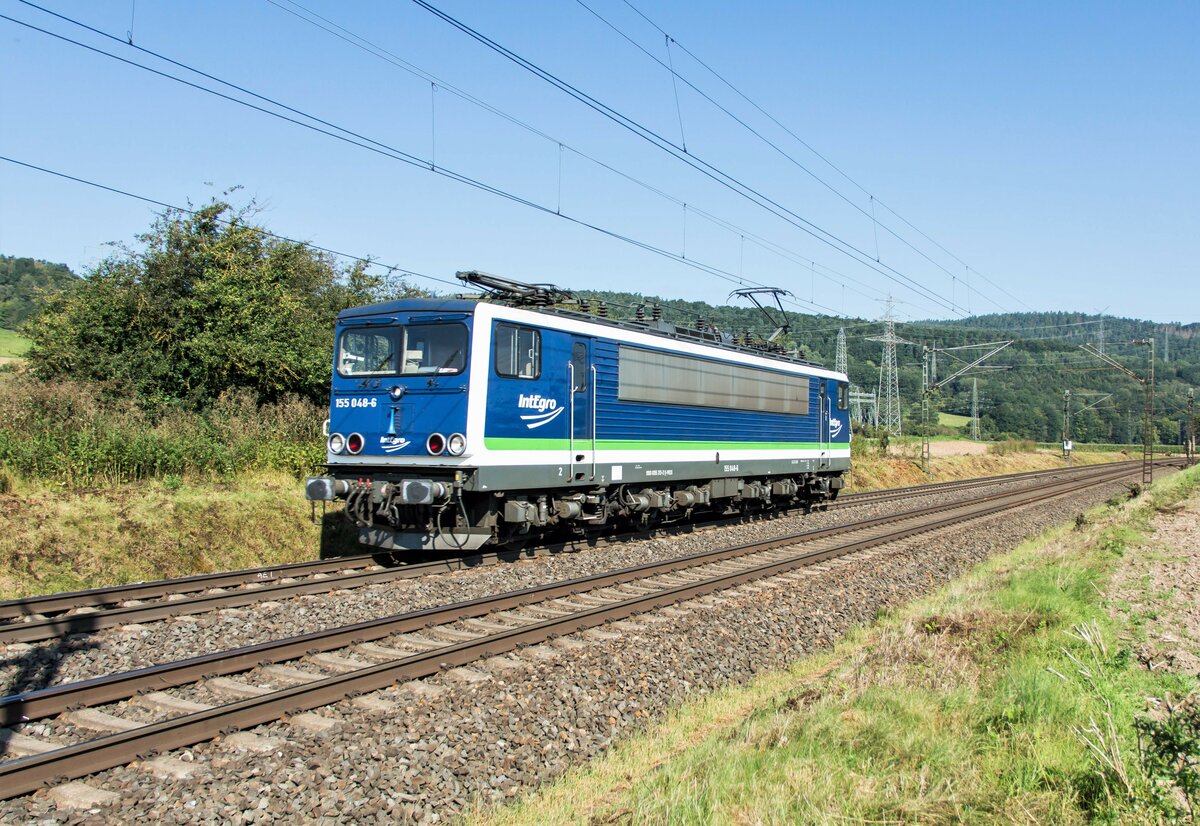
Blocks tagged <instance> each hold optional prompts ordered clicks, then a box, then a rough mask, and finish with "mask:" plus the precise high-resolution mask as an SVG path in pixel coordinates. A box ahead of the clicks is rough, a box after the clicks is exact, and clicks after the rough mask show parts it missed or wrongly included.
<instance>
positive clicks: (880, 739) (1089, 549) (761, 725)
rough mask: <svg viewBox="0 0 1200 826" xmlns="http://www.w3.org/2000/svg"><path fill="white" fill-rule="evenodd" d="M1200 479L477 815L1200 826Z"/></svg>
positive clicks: (990, 567)
mask: <svg viewBox="0 0 1200 826" xmlns="http://www.w3.org/2000/svg"><path fill="white" fill-rule="evenodd" d="M1198 488H1200V470H1197V469H1192V470H1191V471H1188V472H1186V473H1182V474H1178V475H1176V476H1173V477H1170V478H1169V479H1167V480H1165V482H1160V483H1159V484H1158V485H1156V487H1155V488H1154V489H1153V490H1152V492H1151V494H1150V495H1149V496H1142V497H1139V498H1137V499H1134V500H1126V501H1119V500H1112V501H1110V503H1109V504H1108V505H1107V506H1103V507H1101V508H1097V509H1094V510H1093V511H1091V512H1089V513H1088V514H1087V515H1086V517H1084V518H1082V519H1081V520H1080V521H1079V522H1078V523H1077V524H1076V525H1074V526H1070V527H1067V526H1064V527H1062V528H1058V529H1053V530H1051V531H1048V532H1047V533H1046V534H1044V535H1043V536H1042V537H1040V538H1037V539H1035V540H1032V541H1031V542H1028V543H1026V544H1025V545H1023V546H1021V547H1020V548H1018V549H1016V550H1015V551H1013V552H1011V553H1009V554H1006V555H1004V556H1001V557H997V558H994V559H992V560H990V561H989V562H986V563H984V564H983V565H981V566H979V568H977V569H976V570H975V571H973V572H971V573H970V574H968V575H967V576H965V577H963V578H961V579H959V580H957V581H956V582H954V583H951V584H950V585H949V586H947V587H946V588H944V589H942V590H941V591H940V592H939V593H937V594H935V595H934V596H932V597H930V598H927V599H925V600H921V601H919V602H917V603H914V604H911V605H909V606H906V607H904V608H902V609H900V610H898V611H897V612H895V613H894V615H889V616H885V617H883V618H881V619H880V621H878V622H877V623H875V624H874V625H872V626H870V627H865V628H862V629H860V630H859V631H857V632H855V633H853V634H851V635H850V637H848V638H847V639H846V640H844V641H843V642H842V643H840V644H839V645H837V646H836V647H835V649H834V650H833V651H831V652H829V653H826V654H819V655H816V656H814V657H812V658H809V659H807V660H802V661H800V662H799V663H797V664H796V665H795V666H794V667H793V668H792V669H791V670H789V671H785V672H777V673H772V674H767V675H763V676H761V677H759V678H757V679H755V680H754V681H753V682H752V683H751V684H749V685H748V686H745V687H734V688H730V689H726V690H723V691H718V692H716V693H714V694H713V695H711V696H710V697H706V698H703V699H701V700H698V701H696V702H693V703H690V704H688V705H685V706H683V707H682V708H680V709H679V710H677V712H676V713H675V714H674V715H672V716H671V717H670V718H668V719H667V720H665V721H663V722H662V723H660V724H657V725H654V726H652V727H651V728H650V729H649V730H648V731H647V732H646V733H645V734H644V735H642V736H641V737H638V738H635V739H633V740H631V741H628V742H626V743H625V744H624V745H621V746H619V747H617V748H616V749H615V750H614V751H613V752H611V753H610V754H609V755H608V756H607V757H605V758H603V759H601V760H600V761H598V762H596V763H593V764H591V765H589V766H586V767H582V768H580V769H578V770H576V771H575V772H574V773H571V774H568V775H567V776H565V777H564V778H563V779H562V780H560V781H559V782H557V783H556V784H554V785H552V786H550V787H548V788H547V789H546V790H544V791H543V792H542V793H540V794H537V795H534V796H532V797H530V798H528V799H526V800H525V801H523V802H522V803H520V804H518V806H517V807H516V808H514V809H506V810H500V811H496V812H492V813H489V814H483V815H482V816H481V817H480V818H478V819H479V820H480V821H481V822H487V823H489V824H524V823H538V824H544V823H583V822H586V823H680V824H685V823H695V824H702V823H851V822H852V823H947V824H948V823H961V822H988V823H997V822H999V823H1064V824H1075V823H1078V824H1083V823H1093V822H1102V823H1147V824H1149V823H1162V822H1172V823H1173V822H1195V820H1194V818H1193V817H1192V816H1191V812H1192V811H1193V809H1192V807H1193V806H1195V805H1197V804H1198V803H1200V783H1198V782H1197V780H1198V779H1200V778H1197V777H1196V769H1195V750H1194V744H1195V740H1194V739H1191V740H1189V739H1188V737H1189V735H1188V734H1187V732H1193V734H1192V735H1190V736H1191V737H1194V732H1195V731H1196V729H1197V727H1200V695H1197V694H1196V693H1195V690H1196V680H1195V679H1194V677H1193V676H1192V675H1193V674H1194V673H1195V672H1196V670H1197V666H1198V665H1200V661H1197V659H1196V656H1195V654H1196V648H1195V644H1196V641H1197V636H1200V631H1198V627H1200V620H1197V618H1196V617H1195V616H1194V609H1193V608H1192V605H1191V604H1192V600H1191V597H1190V591H1189V587H1190V583H1191V582H1194V581H1195V580H1196V579H1197V578H1198V577H1200V562H1197V560H1196V558H1195V555H1194V554H1190V553H1188V552H1187V551H1188V549H1189V548H1191V547H1194V545H1195V543H1196V541H1197V538H1198V537H1200V497H1198V496H1197V495H1196V491H1197V489H1198ZM1180 577H1182V580H1181V579H1180ZM1177 655H1178V657H1179V659H1178V661H1176V656H1177ZM1185 698H1186V699H1185ZM1189 743H1190V745H1189Z"/></svg>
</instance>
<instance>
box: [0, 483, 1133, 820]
mask: <svg viewBox="0 0 1200 826" xmlns="http://www.w3.org/2000/svg"><path fill="white" fill-rule="evenodd" d="M1123 489H1124V488H1123V486H1122V485H1120V484H1108V485H1103V486H1100V487H1098V488H1094V489H1091V490H1088V491H1085V492H1081V493H1078V494H1074V495H1072V496H1070V497H1067V498H1064V499H1061V500H1054V501H1051V502H1048V503H1044V504H1042V505H1039V506H1036V507H1032V508H1025V509H1023V510H1022V511H1021V512H1020V514H1021V515H1020V517H1019V518H1013V515H1012V514H999V515H996V516H993V517H989V518H987V519H985V520H980V521H976V522H974V523H972V524H971V525H969V526H966V527H957V528H952V529H945V530H942V531H938V532H935V533H931V534H927V535H923V536H920V537H915V538H913V539H910V540H906V541H904V542H901V543H895V544H893V545H890V546H887V547H886V548H881V549H876V550H874V551H871V552H869V553H867V554H862V555H857V556H855V557H852V558H849V559H843V560H837V561H834V562H832V563H826V564H823V565H820V566H817V567H814V568H810V569H807V570H806V571H805V572H804V573H803V574H801V575H790V576H788V577H780V578H776V579H773V580H768V581H766V582H763V583H754V584H751V585H747V586H742V587H740V588H737V589H734V590H732V591H728V592H724V593H722V594H719V595H716V596H712V597H705V598H701V599H699V600H694V601H692V602H689V603H685V604H684V605H683V606H680V607H676V608H669V609H665V610H663V611H660V612H656V613H654V614H652V615H645V616H642V617H637V618H635V619H633V620H628V621H623V622H620V623H616V624H614V625H612V626H608V627H606V628H604V629H602V630H600V631H598V632H585V633H583V634H576V635H571V636H569V637H565V638H563V639H560V640H557V641H555V642H554V643H551V644H546V645H540V646H536V647H534V648H531V649H526V650H524V651H522V652H520V653H519V654H510V655H507V656H504V657H499V658H493V659H492V660H488V661H483V662H481V663H477V664H475V665H472V666H471V667H470V668H468V669H456V670H455V671H452V672H448V673H446V674H443V675H439V676H437V677H434V678H431V679H429V680H425V681H421V682H420V683H416V684H408V685H405V686H401V687H396V688H392V689H388V690H386V691H383V692H378V693H377V694H375V695H371V697H372V699H373V700H376V701H378V700H384V701H387V702H389V703H393V704H395V706H394V707H391V708H387V709H386V710H384V711H380V712H376V713H369V712H365V711H364V710H362V709H361V708H360V707H359V705H357V704H355V703H354V702H353V701H346V702H343V703H340V704H338V705H336V706H333V707H329V708H325V709H320V710H318V712H317V713H318V714H319V715H321V716H322V717H326V718H333V719H335V720H336V721H337V722H336V727H335V728H333V729H330V730H326V731H322V732H316V731H314V730H313V729H312V728H310V727H309V726H302V725H297V724H294V723H290V722H287V721H280V722H277V723H273V724H270V725H266V726H261V727H259V728H257V729H255V730H254V731H253V733H254V734H257V735H259V736H260V737H266V738H272V739H271V740H265V741H255V742H258V744H259V745H264V746H265V748H266V750H265V751H262V752H250V751H239V750H237V749H235V748H232V747H231V746H230V744H229V743H228V742H226V741H225V740H219V741H215V742H210V743H204V744H201V745H199V746H196V747H195V748H193V749H189V750H186V751H181V752H174V753H172V755H171V756H172V757H174V758H176V759H178V760H180V761H182V762H184V763H188V764H190V767H191V768H192V776H191V777H190V778H188V779H186V780H172V779H169V778H168V779H162V778H160V777H157V776H154V775H153V774H151V773H149V772H146V771H143V770H140V769H138V768H136V767H132V766H129V767H122V768H119V769H114V770H111V771H108V772H104V773H102V774H100V775H97V776H94V777H91V778H87V779H86V782H87V783H88V784H89V785H91V786H94V787H96V788H102V789H109V790H114V791H119V792H120V798H119V799H118V800H117V801H116V802H115V803H112V804H109V805H106V806H104V807H102V808H99V809H97V810H96V811H95V812H94V813H91V814H89V813H88V811H87V810H77V811H72V810H59V809H58V808H57V804H56V803H55V802H54V801H53V800H52V799H51V798H50V796H49V795H47V794H46V793H44V792H39V793H37V794H35V795H32V796H29V797H25V798H21V799H17V800H14V801H9V802H6V803H4V804H0V816H3V817H4V818H5V819H6V820H11V821H25V820H27V819H34V820H38V821H42V820H43V819H45V822H49V823H56V822H63V821H67V822H77V821H81V820H83V819H85V818H93V819H96V820H98V821H101V822H130V821H133V820H151V819H153V820H159V821H163V822H166V823H193V822H235V823H236V822H271V821H272V820H286V821H297V820H305V819H317V818H321V817H325V818H330V819H332V820H334V821H346V822H351V821H353V822H378V823H392V822H412V821H428V822H435V821H437V820H440V819H445V818H447V817H450V816H453V815H454V814H456V813H458V812H461V811H463V810H464V808H465V807H467V806H469V805H471V804H472V803H476V802H482V803H488V802H495V801H503V800H505V799H507V798H511V797H513V796H515V795H517V794H519V793H521V792H523V791H525V790H528V789H530V788H533V787H536V786H537V785H538V784H539V783H541V782H544V781H546V780H548V779H550V778H552V777H555V776H557V775H558V774H559V773H561V772H562V771H563V770H564V769H566V768H567V767H569V766H571V765H574V764H576V763H578V762H580V761H583V760H586V759H587V758H589V757H591V756H593V755H595V754H597V753H599V752H601V751H603V750H604V749H605V748H607V747H608V746H609V745H610V744H611V743H612V742H613V741H614V740H615V739H617V738H618V737H621V736H623V735H625V734H627V733H629V732H631V731H633V730H635V729H636V728H638V727H639V726H641V725H643V724H644V722H645V721H646V720H647V719H649V718H654V717H658V716H660V715H661V714H662V713H663V712H664V711H665V710H667V709H668V708H669V707H670V706H671V705H673V704H675V703H677V702H679V701H680V700H682V699H684V698H686V697H687V696H688V695H693V694H695V693H697V692H707V691H709V690H711V689H713V688H715V687H718V686H721V685H725V684H729V683H731V682H742V681H745V680H747V679H749V678H750V677H751V676H752V675H753V674H755V673H756V672H759V671H762V670H765V669H774V668H780V667H783V666H785V665H786V664H787V663H789V662H790V661H792V660H794V659H796V658H798V657H801V656H804V655H806V654H809V653H812V652H815V651H819V650H823V649H826V648H828V647H829V646H830V645H832V644H833V643H834V642H836V640H837V639H839V638H840V637H841V636H842V635H843V634H844V633H845V632H846V631H847V630H848V629H849V628H851V627H852V626H854V625H857V624H860V623H863V622H869V621H871V620H872V619H873V618H874V617H875V616H876V614H877V612H878V611H880V610H882V609H886V608H889V607H892V606H895V605H897V604H899V603H902V602H905V601H907V600H910V599H912V598H914V597H917V596H919V595H921V594H924V593H927V592H928V591H930V590H931V589H932V588H935V587H937V586H939V585H940V584H942V583H944V582H946V581H947V580H948V579H950V578H952V577H954V576H955V575H957V574H959V573H960V572H962V571H963V570H964V569H965V568H967V567H969V566H971V565H973V564H975V563H977V562H979V561H981V560H982V559H984V558H986V557H988V556H990V555H992V554H995V553H998V552H1002V551H1005V550H1008V549H1010V548H1012V547H1013V546H1015V545H1016V544H1017V543H1019V542H1020V541H1021V540H1023V539H1025V538H1027V537H1029V536H1031V535H1033V534H1035V533H1037V532H1039V531H1040V530H1042V529H1044V528H1046V527H1049V526H1050V525H1053V524H1058V523H1061V522H1064V521H1068V520H1070V519H1072V518H1073V517H1074V516H1075V515H1076V514H1077V513H1079V512H1080V511H1081V510H1083V509H1086V508H1087V507H1090V506H1092V505H1094V504H1097V503H1099V502H1101V501H1103V500H1104V499H1106V498H1108V497H1110V496H1112V495H1113V494H1114V492H1117V491H1121V490H1123ZM892 504H893V505H894V503H892ZM866 510H868V509H867V508H862V509H857V508H856V509H854V511H853V516H854V518H861V515H865V514H863V511H866ZM849 513H850V512H841V513H831V514H824V515H820V516H818V517H808V518H807V519H805V521H804V522H803V527H817V526H818V525H815V524H814V521H816V520H817V519H831V518H838V519H845V518H846V517H847V514H849ZM786 521H787V520H776V521H772V522H766V523H759V524H754V525H744V526H738V527H736V528H731V529H719V530H720V531H731V530H735V531H738V532H739V533H737V534H735V535H733V534H729V533H725V534H724V535H723V536H721V537H720V538H719V539H718V538H716V537H715V536H714V534H716V533H717V531H713V532H705V533H704V534H695V535H691V536H686V537H674V538H672V539H670V540H665V541H666V542H668V543H671V546H670V548H669V549H667V550H666V551H665V552H664V549H662V548H655V549H654V550H651V549H649V548H643V547H642V546H640V545H639V546H637V547H636V548H634V547H630V548H629V549H628V552H630V553H643V554H651V553H655V552H657V553H659V555H658V556H650V555H647V556H645V557H643V558H641V559H638V560H629V559H622V560H621V561H620V562H617V563H614V562H613V561H612V558H611V557H610V558H609V561H608V562H607V564H601V565H599V566H598V567H597V568H596V570H601V569H605V568H612V567H617V565H626V564H635V562H637V561H647V560H648V559H655V558H662V557H663V556H678V555H680V554H683V553H688V552H692V551H695V550H699V549H700V547H712V546H716V545H722V544H730V543H731V542H734V541H741V542H745V541H750V540H751V539H752V538H755V537H756V536H758V537H765V536H768V535H776V534H779V533H783V532H785V531H787V530H789V529H790V530H795V529H798V528H796V527H790V526H788V525H787V524H786ZM696 541H703V542H705V545H703V546H695V545H687V546H685V543H692V542H696ZM643 544H644V545H650V544H652V543H643ZM608 550H610V551H611V550H613V549H608ZM564 561H567V562H576V563H578V562H580V561H586V559H585V557H584V555H579V556H574V557H565V558H557V559H552V560H538V561H535V562H533V563H531V566H534V565H542V564H544V563H547V562H549V563H550V564H552V565H558V564H560V563H562V562H564ZM519 567H521V566H511V567H509V568H507V569H505V568H500V569H485V570H480V571H474V572H464V573H472V574H490V573H492V572H495V573H496V574H498V575H500V576H505V575H507V576H512V574H513V571H515V570H516V569H517V568H519ZM585 572H587V571H585V570H581V569H575V570H572V571H570V572H564V571H562V570H557V571H556V572H555V573H554V574H550V573H549V572H546V573H545V578H544V579H539V581H548V580H552V579H562V578H566V577H567V576H578V575H581V574H582V573H585ZM540 574H541V572H539V576H540ZM449 578H455V579H456V581H457V583H458V584H459V585H460V586H462V585H468V584H472V583H471V579H470V578H469V577H462V578H458V577H457V575H449V577H445V576H444V577H439V578H437V579H438V580H439V581H443V580H446V579H449ZM413 584H420V583H413ZM522 584H525V585H527V584H530V582H529V581H528V580H526V581H524V582H523V583H522ZM428 585H429V583H425V587H428ZM505 587H514V585H513V584H511V583H510V584H509V585H501V586H495V585H492V586H491V587H483V588H481V591H482V592H488V591H495V590H500V589H502V588H505ZM354 593H355V595H358V594H360V593H362V592H360V591H356V592H354ZM454 598H459V595H448V594H447V593H445V592H443V593H442V594H440V595H439V596H436V597H432V600H433V602H446V601H448V600H449V599H454ZM339 599H340V601H341V603H342V608H343V612H342V613H341V614H340V616H339V620H338V622H339V624H341V623H345V622H347V621H349V619H348V618H347V617H346V615H345V611H346V610H348V609H351V608H352V607H353V605H352V603H353V602H354V600H352V599H350V598H349V597H348V596H342V597H340V598H339ZM310 604H311V603H310ZM431 604H432V603H431ZM171 625H175V623H170V624H167V626H166V627H170V626H171ZM279 633H282V632H278V631H277V632H275V635H278V634H279ZM226 642H227V640H226ZM105 650H106V649H99V651H105ZM109 653H110V656H111V652H109ZM172 653H177V652H174V651H172ZM310 722H311V721H310Z"/></svg>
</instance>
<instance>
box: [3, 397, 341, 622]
mask: <svg viewBox="0 0 1200 826" xmlns="http://www.w3.org/2000/svg"><path fill="white" fill-rule="evenodd" d="M324 415H325V413H324V410H323V409H321V408H318V407H316V406H315V405H312V404H310V403H308V402H304V401H301V400H297V399H285V400H282V401H280V402H278V403H275V404H270V405H265V406H261V407H260V406H258V405H256V404H255V403H254V401H253V400H252V399H251V398H248V397H246V396H243V395H237V394H231V395H229V396H227V397H223V398H222V399H221V400H219V401H218V403H217V404H216V405H215V406H214V407H213V408H212V409H211V410H209V411H206V412H205V413H203V414H200V413H194V412H188V411H183V410H172V411H168V412H164V413H161V414H160V415H157V416H151V415H150V414H147V413H146V412H145V411H143V410H141V409H140V408H139V407H137V406H136V405H135V404H133V403H132V402H131V401H129V400H128V399H125V398H121V397H106V396H105V395H104V392H103V389H102V388H98V387H96V386H92V385H75V384H69V383H42V382H35V381H31V380H29V379H27V378H26V377H24V376H22V375H21V374H19V373H18V374H13V373H7V374H0V599H5V598H12V597H17V596H24V595H29V594H36V593H46V592H50V591H59V590H75V589H81V588H91V587H96V586H100V585H111V584H117V583H124V582H132V581H137V580H143V579H159V578H163V577H170V576H182V575H186V574H193V573H202V572H207V571H216V570H227V569H230V568H242V567H249V566H254V565H263V564H274V563H280V562H291V561H299V560H305V559H313V558H315V557H316V556H318V554H319V553H320V549H321V541H322V531H321V529H320V528H319V527H317V526H315V525H314V524H313V523H312V520H311V518H310V515H311V513H312V509H311V507H310V505H309V503H308V502H306V501H305V500H304V498H303V493H302V490H301V483H300V477H302V476H303V475H304V474H305V473H307V472H309V471H310V470H311V469H312V467H313V465H314V464H315V463H316V462H320V461H323V460H324V440H323V438H322V436H321V420H322V419H323V418H324ZM319 513H320V511H319V510H318V515H319ZM326 538H328V535H326Z"/></svg>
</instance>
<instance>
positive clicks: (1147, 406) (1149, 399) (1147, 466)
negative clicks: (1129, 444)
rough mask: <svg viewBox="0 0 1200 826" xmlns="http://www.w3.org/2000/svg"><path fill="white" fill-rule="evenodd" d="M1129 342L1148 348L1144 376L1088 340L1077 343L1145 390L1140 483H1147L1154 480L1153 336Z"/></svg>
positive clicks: (1080, 347) (1082, 348) (1086, 351)
mask: <svg viewBox="0 0 1200 826" xmlns="http://www.w3.org/2000/svg"><path fill="white" fill-rule="evenodd" d="M1129 343H1130V344H1138V345H1141V346H1143V347H1147V346H1148V347H1149V348H1150V364H1149V366H1148V368H1147V370H1146V375H1144V376H1139V375H1138V374H1137V373H1135V372H1133V371H1132V370H1130V369H1129V368H1128V367H1126V366H1125V365H1124V364H1121V362H1119V361H1117V360H1116V359H1115V358H1113V357H1112V356H1110V355H1108V354H1107V353H1103V352H1101V351H1100V350H1097V349H1096V347H1095V346H1093V345H1092V344H1091V343H1090V342H1089V343H1088V344H1081V345H1079V349H1081V350H1083V351H1084V352H1085V353H1091V354H1092V355H1093V356H1095V357H1096V358H1098V359H1100V360H1101V361H1103V362H1104V363H1105V364H1108V365H1110V366H1112V367H1115V368H1117V369H1118V370H1120V371H1121V372H1122V373H1124V374H1125V375H1127V376H1129V378H1131V379H1133V380H1134V381H1136V382H1137V383H1138V384H1140V385H1142V388H1143V389H1144V390H1145V392H1146V400H1145V403H1144V405H1143V408H1142V484H1143V485H1148V484H1150V483H1151V482H1153V481H1154V338H1153V337H1150V338H1139V339H1135V340H1134V341H1131V342H1129Z"/></svg>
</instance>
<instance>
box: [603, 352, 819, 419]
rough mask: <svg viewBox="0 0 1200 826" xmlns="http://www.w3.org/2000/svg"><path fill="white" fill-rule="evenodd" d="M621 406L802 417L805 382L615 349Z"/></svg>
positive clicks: (677, 357) (672, 355) (718, 364)
mask: <svg viewBox="0 0 1200 826" xmlns="http://www.w3.org/2000/svg"><path fill="white" fill-rule="evenodd" d="M617 370H618V390H617V395H618V398H619V399H621V401H631V402H651V403H655V404H686V405H692V406H695V407H721V408H728V409H731V410H756V411H759V412H762V413H791V414H794V415H798V416H806V415H808V377H807V376H796V375H791V374H788V373H777V372H775V371H773V370H763V369H760V368H756V367H745V366H742V365H738V364H726V363H724V362H718V361H709V360H707V359H700V358H693V357H691V356H681V355H677V354H675V353H663V352H658V351H654V350H642V349H640V348H637V347H621V348H619V356H618V367H617Z"/></svg>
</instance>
